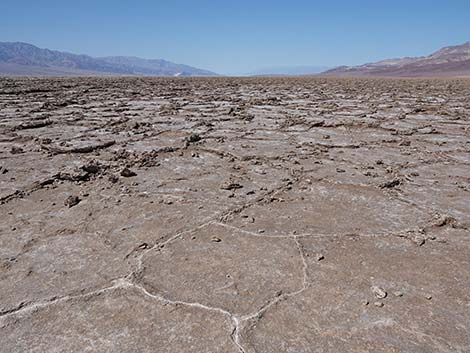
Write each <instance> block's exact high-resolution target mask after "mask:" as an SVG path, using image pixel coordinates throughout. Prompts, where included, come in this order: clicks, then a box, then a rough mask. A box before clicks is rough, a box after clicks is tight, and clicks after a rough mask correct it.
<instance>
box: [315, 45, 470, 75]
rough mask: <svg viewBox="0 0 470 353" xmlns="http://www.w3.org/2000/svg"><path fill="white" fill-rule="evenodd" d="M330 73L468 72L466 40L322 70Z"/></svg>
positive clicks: (457, 73) (458, 73)
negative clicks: (424, 53) (409, 54)
mask: <svg viewBox="0 0 470 353" xmlns="http://www.w3.org/2000/svg"><path fill="white" fill-rule="evenodd" d="M323 75H330V76H396V77H407V76H409V77H422V76H470V42H467V43H465V44H462V45H456V46H450V47H445V48H442V49H440V50H438V51H436V52H435V53H433V54H431V55H429V56H423V57H417V58H399V59H386V60H382V61H379V62H375V63H369V64H364V65H360V66H341V67H337V68H335V69H332V70H328V71H325V72H324V73H323Z"/></svg>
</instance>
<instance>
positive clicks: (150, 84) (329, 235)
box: [0, 77, 470, 353]
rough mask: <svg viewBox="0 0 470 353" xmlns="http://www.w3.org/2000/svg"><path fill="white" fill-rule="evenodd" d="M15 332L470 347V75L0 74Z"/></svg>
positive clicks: (274, 349)
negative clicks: (317, 76)
mask: <svg viewBox="0 0 470 353" xmlns="http://www.w3.org/2000/svg"><path fill="white" fill-rule="evenodd" d="M0 351H1V352H8V353H13V352H37V353H44V352H116V353H117V352H119V353H122V352H124V353H125V352H129V353H130V352H149V353H150V352H152V353H154V352H156V353H165V352H168V353H170V352H171V353H180V352H196V353H216V352H233V353H236V352H238V353H240V352H241V353H255V352H256V353H314V352H315V353H348V352H357V353H359V352H373V353H377V352H384V353H385V352H387V353H388V352H392V353H397V352H403V353H413V352H416V353H418V352H419V353H433V352H440V353H444V352H446V353H447V352H449V353H450V352H451V353H458V352H461V353H465V352H467V353H468V352H470V80H469V79H445V78H439V79H360V78H354V79H352V78H351V79H339V78H338V79H336V78H312V77H310V78H309V77H306V78H178V79H174V78H116V77H115V78H2V79H0Z"/></svg>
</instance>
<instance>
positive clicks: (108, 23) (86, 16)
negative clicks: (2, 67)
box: [0, 0, 470, 74]
mask: <svg viewBox="0 0 470 353" xmlns="http://www.w3.org/2000/svg"><path fill="white" fill-rule="evenodd" d="M0 41H24V42H29V43H32V44H35V45H37V46H40V47H46V48H50V49H57V50H64V51H69V52H73V53H85V54H89V55H92V56H104V55H135V56H140V57H146V58H164V59H167V60H170V61H174V62H178V63H186V64H190V65H193V66H197V67H201V68H206V69H210V70H213V71H216V72H219V73H225V74H237V73H246V72H251V71H254V70H257V69H259V68H263V67H273V66H299V65H321V66H338V65H343V64H346V65H352V64H360V63H364V62H369V61H375V60H379V59H383V58H388V57H397V56H419V55H425V54H429V53H431V52H432V51H434V50H436V49H438V48H440V47H442V46H446V45H453V44H460V43H463V42H466V41H470V0H435V1H434V0H426V1H425V0H417V1H413V0H408V1H403V0H395V1H393V0H389V1H380V0H374V1H372V0H362V1H361V0H356V1H354V0H348V1H346V0H329V1H312V0H310V1H308V0H290V1H276V0H271V1H265V0H261V1H255V0H251V1H248V0H233V1H231V0H219V1H214V0H212V1H210V0H194V1H189V0H154V1H150V0H148V1H147V0H146V1H136V0H134V1H127V0H113V1H111V0H102V1H101V0H93V1H92V0H80V1H79V0H76V1H67V0H62V1H52V0H24V1H18V0H16V1H15V0H12V1H9V0H1V1H0Z"/></svg>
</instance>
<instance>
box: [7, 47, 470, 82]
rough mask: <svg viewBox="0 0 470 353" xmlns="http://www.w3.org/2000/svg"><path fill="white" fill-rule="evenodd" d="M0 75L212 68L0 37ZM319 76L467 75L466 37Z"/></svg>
mask: <svg viewBox="0 0 470 353" xmlns="http://www.w3.org/2000/svg"><path fill="white" fill-rule="evenodd" d="M322 70H325V68H324V67H318V66H302V67H277V68H269V69H264V70H259V71H257V72H253V73H251V74H250V75H266V76H276V75H306V74H318V73H319V72H320V71H322ZM0 75H4V76H5V75H19V76H78V75H138V76H215V75H217V74H216V73H214V72H211V71H207V70H202V69H198V68H195V67H192V66H188V65H182V64H175V63H172V62H169V61H166V60H162V59H141V58H137V57H132V56H108V57H99V58H95V57H91V56H88V55H77V54H71V53H66V52H60V51H56V50H49V49H41V48H38V47H36V46H34V45H32V44H28V43H21V42H14V43H10V42H0ZM320 75H322V76H372V77H373V76H377V77H381V76H383V77H387V76H389V77H424V76H470V42H467V43H464V44H462V45H456V46H449V47H445V48H442V49H440V50H438V51H436V52H435V53H433V54H431V55H428V56H422V57H416V58H410V57H406V58H397V59H386V60H381V61H378V62H373V63H368V64H364V65H359V66H340V67H337V68H334V69H331V70H327V71H324V72H322V73H320Z"/></svg>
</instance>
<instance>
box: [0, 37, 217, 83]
mask: <svg viewBox="0 0 470 353" xmlns="http://www.w3.org/2000/svg"><path fill="white" fill-rule="evenodd" d="M0 75H145V76H213V75H216V74H215V73H213V72H210V71H206V70H201V69H197V68H194V67H191V66H188V65H180V64H174V63H171V62H169V61H165V60H146V59H140V58H134V57H106V58H94V57H91V56H88V55H77V54H71V53H65V52H60V51H56V50H49V49H41V48H38V47H36V46H34V45H31V44H27V43H2V42H0Z"/></svg>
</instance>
